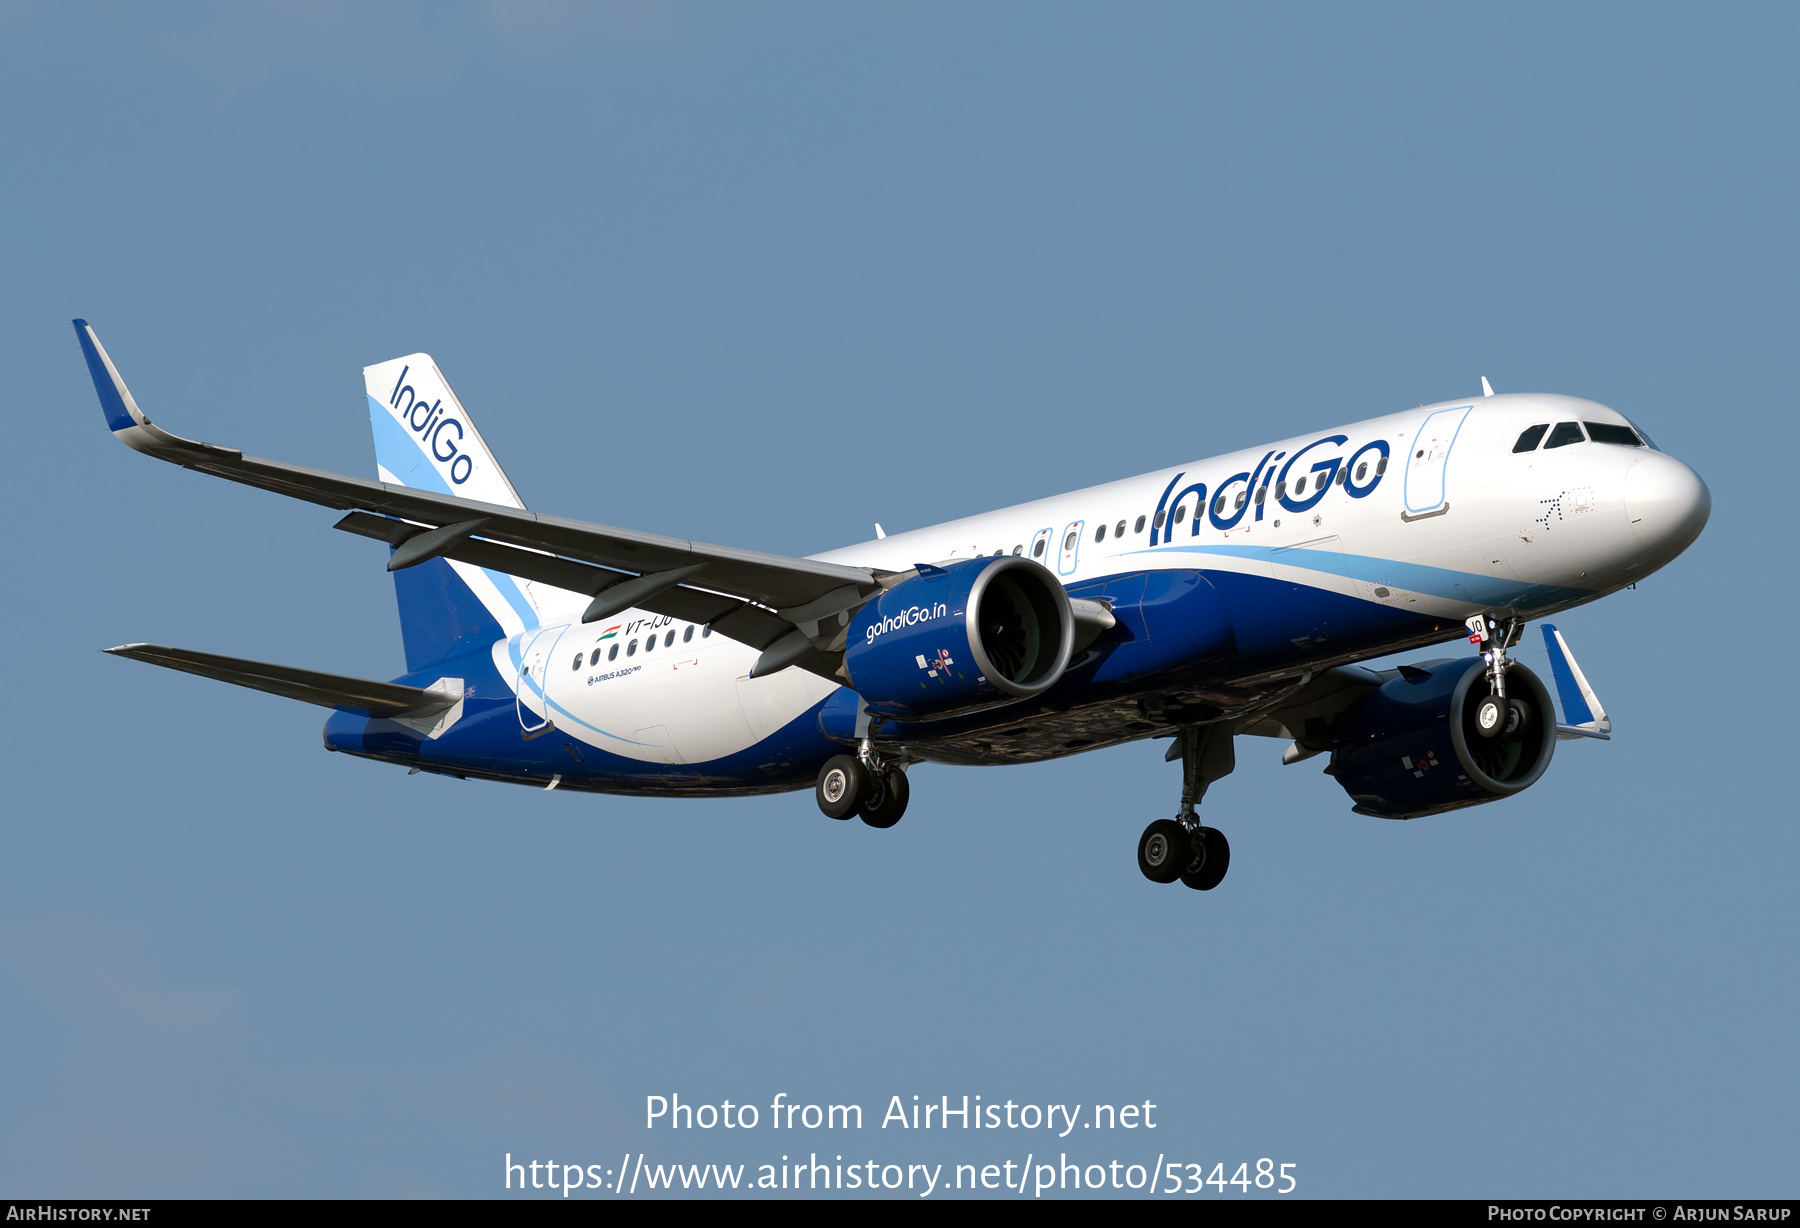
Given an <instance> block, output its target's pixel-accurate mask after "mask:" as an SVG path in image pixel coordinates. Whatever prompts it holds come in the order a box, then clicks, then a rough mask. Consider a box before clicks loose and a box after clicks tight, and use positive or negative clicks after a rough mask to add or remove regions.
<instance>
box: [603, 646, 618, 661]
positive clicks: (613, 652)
mask: <svg viewBox="0 0 1800 1228" xmlns="http://www.w3.org/2000/svg"><path fill="white" fill-rule="evenodd" d="M606 659H607V660H608V661H617V660H618V659H619V646H618V645H617V644H614V645H613V646H612V647H611V648H608V649H607V650H606Z"/></svg>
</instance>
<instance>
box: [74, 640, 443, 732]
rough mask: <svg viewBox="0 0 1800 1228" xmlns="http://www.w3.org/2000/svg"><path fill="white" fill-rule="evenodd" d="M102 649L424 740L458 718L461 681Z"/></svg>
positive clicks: (136, 647) (160, 648) (142, 648)
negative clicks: (379, 677) (384, 677)
mask: <svg viewBox="0 0 1800 1228" xmlns="http://www.w3.org/2000/svg"><path fill="white" fill-rule="evenodd" d="M106 651H107V652H109V653H111V654H112V655H113V656H115V657H130V658H131V659H132V660H134V661H147V662H149V663H150V664H151V665H160V666H162V667H163V668H164V669H178V670H180V671H182V672H183V673H186V674H198V675H200V676H201V677H202V678H212V679H215V680H217V681H219V682H229V683H231V684H232V685H233V686H242V687H249V688H250V689H251V690H253V691H267V692H268V693H269V694H271V695H280V696H282V697H284V698H286V699H298V700H300V701H301V702H302V703H309V704H318V705H319V706H320V707H322V708H335V709H337V710H338V711H339V712H351V713H355V714H356V715H358V716H371V717H387V718H389V719H392V720H395V721H398V722H400V723H401V724H403V725H406V726H408V727H409V728H412V729H416V730H418V731H419V732H421V733H423V734H425V735H426V736H427V737H436V736H437V735H438V734H440V733H442V732H443V731H444V730H445V729H448V728H449V727H450V726H451V725H452V724H454V723H455V721H456V718H457V717H459V716H460V715H462V702H463V680H462V679H461V678H440V679H439V680H438V681H437V682H435V683H433V684H432V685H431V686H429V687H416V686H403V685H401V684H400V683H396V682H374V681H370V680H369V679H366V678H347V677H345V676H344V675H342V674H324V673H320V672H319V671H318V670H313V669H296V668H294V667H293V666H291V665H270V664H268V663H267V662H264V661H246V660H244V659H242V658H241V657H221V656H218V655H217V654H215V653H210V652H194V651H192V650H191V649H186V648H170V647H167V646H166V645H163V644H121V645H119V647H117V648H108V649H107V650H106Z"/></svg>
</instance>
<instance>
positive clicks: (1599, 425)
mask: <svg viewBox="0 0 1800 1228" xmlns="http://www.w3.org/2000/svg"><path fill="white" fill-rule="evenodd" d="M1587 432H1588V438H1589V439H1591V440H1593V441H1594V442H1595V443H1617V444H1623V445H1625V446H1626V447H1628V448H1641V447H1643V446H1644V441H1643V440H1641V439H1639V438H1638V433H1637V432H1636V431H1634V430H1632V429H1631V428H1630V427H1628V426H1620V425H1619V424H1618V423H1616V422H1589V423H1588V424H1587Z"/></svg>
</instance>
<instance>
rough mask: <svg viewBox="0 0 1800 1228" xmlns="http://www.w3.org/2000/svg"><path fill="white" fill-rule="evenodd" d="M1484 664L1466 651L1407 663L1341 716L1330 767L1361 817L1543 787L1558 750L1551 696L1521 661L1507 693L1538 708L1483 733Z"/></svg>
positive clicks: (1415, 813) (1393, 815) (1410, 814)
mask: <svg viewBox="0 0 1800 1228" xmlns="http://www.w3.org/2000/svg"><path fill="white" fill-rule="evenodd" d="M1484 668H1485V667H1484V666H1483V665H1482V663H1481V661H1479V660H1470V659H1468V658H1466V657H1465V658H1463V659H1461V660H1457V661H1442V662H1439V663H1437V664H1435V665H1426V666H1407V667H1405V671H1404V673H1403V674H1402V676H1401V677H1398V678H1395V679H1394V680H1392V681H1391V682H1388V683H1387V684H1386V685H1384V686H1382V687H1381V689H1379V690H1377V691H1374V692H1372V693H1370V694H1368V695H1365V696H1363V698H1361V699H1359V700H1357V701H1356V703H1354V704H1352V705H1351V706H1350V707H1349V708H1347V709H1346V710H1345V711H1344V712H1342V713H1340V714H1339V715H1338V717H1337V719H1336V720H1335V721H1334V722H1333V724H1332V735H1333V742H1332V752H1331V766H1330V768H1329V769H1327V770H1329V771H1330V772H1331V773H1332V774H1333V775H1335V776H1336V777H1337V781H1338V783H1339V784H1341V785H1343V786H1344V791H1345V792H1346V793H1348V794H1349V795H1350V797H1351V799H1352V800H1353V801H1355V802H1356V813H1358V814H1371V815H1375V816H1376V817H1378V818H1383V819H1416V818H1418V817H1420V816H1421V815H1427V814H1438V813H1440V812H1442V811H1445V810H1456V809H1459V808H1461V807H1463V806H1479V805H1481V804H1482V803H1483V802H1491V801H1497V800H1498V799H1500V798H1503V797H1511V796H1512V795H1513V794H1515V793H1520V792H1523V791H1524V790H1526V789H1528V788H1530V787H1531V786H1532V785H1534V784H1536V783H1537V779H1538V777H1540V776H1542V775H1543V774H1544V769H1545V768H1547V767H1549V766H1550V755H1551V752H1552V751H1554V750H1555V748H1556V710H1555V709H1554V708H1552V707H1551V706H1550V693H1549V692H1548V691H1547V690H1545V689H1544V684H1543V683H1542V682H1540V681H1538V677H1537V675H1536V674H1534V673H1532V672H1531V671H1530V670H1528V669H1526V668H1525V667H1524V666H1523V665H1519V664H1517V663H1515V664H1514V665H1513V667H1512V668H1511V669H1510V670H1508V671H1507V674H1506V693H1507V694H1508V695H1514V696H1518V697H1519V698H1521V699H1523V700H1524V701H1525V702H1526V703H1527V704H1528V705H1530V708H1531V720H1530V722H1529V723H1528V724H1527V725H1525V726H1524V727H1522V728H1521V729H1520V730H1519V731H1518V732H1517V733H1516V734H1513V735H1507V734H1501V735H1500V736H1498V737H1494V738H1484V737H1482V736H1481V735H1480V734H1479V733H1477V732H1476V728H1475V706H1476V704H1478V703H1480V702H1481V700H1482V699H1483V698H1484V697H1485V696H1486V695H1487V693H1488V687H1487V682H1486V680H1485V677H1484V673H1483V671H1484Z"/></svg>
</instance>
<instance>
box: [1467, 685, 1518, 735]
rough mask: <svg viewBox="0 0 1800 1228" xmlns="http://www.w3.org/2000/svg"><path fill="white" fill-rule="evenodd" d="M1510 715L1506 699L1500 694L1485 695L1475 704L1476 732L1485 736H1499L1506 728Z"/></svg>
mask: <svg viewBox="0 0 1800 1228" xmlns="http://www.w3.org/2000/svg"><path fill="white" fill-rule="evenodd" d="M1509 716H1510V713H1508V712H1507V710H1506V701H1505V700H1503V699H1501V698H1500V697H1499V696H1498V695H1487V696H1484V697H1483V698H1482V700H1481V702H1479V703H1477V704H1476V705H1475V732H1476V733H1477V734H1479V735H1480V736H1481V737H1484V738H1497V737H1499V736H1500V732H1501V731H1502V730H1503V729H1505V728H1506V722H1507V719H1508V717H1509Z"/></svg>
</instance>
